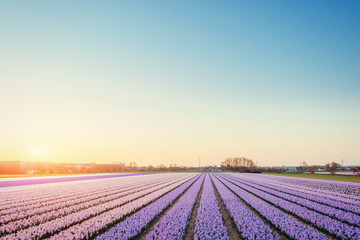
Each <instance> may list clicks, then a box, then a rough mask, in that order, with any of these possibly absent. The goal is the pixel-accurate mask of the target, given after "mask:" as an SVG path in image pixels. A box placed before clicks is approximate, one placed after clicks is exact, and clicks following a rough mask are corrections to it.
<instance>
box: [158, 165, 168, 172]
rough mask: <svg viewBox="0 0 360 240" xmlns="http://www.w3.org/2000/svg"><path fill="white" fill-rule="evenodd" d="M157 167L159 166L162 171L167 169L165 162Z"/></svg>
mask: <svg viewBox="0 0 360 240" xmlns="http://www.w3.org/2000/svg"><path fill="white" fill-rule="evenodd" d="M157 168H158V169H159V170H160V171H161V172H163V171H165V169H166V167H165V165H164V164H160V165H159V166H157Z"/></svg>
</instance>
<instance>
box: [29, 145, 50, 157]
mask: <svg viewBox="0 0 360 240" xmlns="http://www.w3.org/2000/svg"><path fill="white" fill-rule="evenodd" d="M31 154H32V155H33V156H37V157H40V156H44V155H47V154H48V151H47V150H46V149H45V148H44V147H42V146H38V147H33V148H31Z"/></svg>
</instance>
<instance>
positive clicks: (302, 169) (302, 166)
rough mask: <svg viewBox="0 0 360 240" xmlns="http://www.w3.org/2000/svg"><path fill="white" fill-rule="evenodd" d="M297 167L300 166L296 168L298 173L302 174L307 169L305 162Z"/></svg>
mask: <svg viewBox="0 0 360 240" xmlns="http://www.w3.org/2000/svg"><path fill="white" fill-rule="evenodd" d="M299 165H300V166H299V167H298V171H299V173H303V172H304V171H305V170H306V168H307V167H308V164H307V162H306V161H302V162H300V163H299Z"/></svg>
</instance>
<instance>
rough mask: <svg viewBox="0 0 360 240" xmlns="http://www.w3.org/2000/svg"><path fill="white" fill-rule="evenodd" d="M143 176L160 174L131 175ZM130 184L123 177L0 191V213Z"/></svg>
mask: <svg viewBox="0 0 360 240" xmlns="http://www.w3.org/2000/svg"><path fill="white" fill-rule="evenodd" d="M144 177H145V178H146V179H148V180H151V179H154V180H155V179H159V180H160V178H163V179H164V176H163V177H161V174H156V175H147V176H143V177H141V178H140V177H132V178H131V179H132V182H134V183H139V184H141V183H143V184H145V183H146V182H145V181H144V180H143V179H144ZM125 186H131V184H129V183H127V181H126V179H124V178H117V179H108V180H106V181H99V182H87V183H81V184H79V183H76V182H74V183H73V184H70V185H69V184H67V185H63V186H57V187H55V188H54V187H53V186H51V187H45V188H32V189H28V190H22V191H12V192H5V193H2V195H3V197H2V199H1V201H0V204H1V207H0V215H6V214H10V213H13V212H18V211H24V210H28V209H33V208H37V207H41V206H48V205H52V204H53V203H59V202H66V201H71V200H72V199H75V198H82V197H83V196H84V194H85V195H86V196H88V195H92V194H97V193H99V192H104V191H112V190H116V189H119V188H120V187H125Z"/></svg>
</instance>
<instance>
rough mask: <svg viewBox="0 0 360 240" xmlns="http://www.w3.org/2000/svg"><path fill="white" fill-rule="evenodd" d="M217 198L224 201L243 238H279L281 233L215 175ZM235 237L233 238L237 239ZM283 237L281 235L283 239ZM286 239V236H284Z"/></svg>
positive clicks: (213, 178)
mask: <svg viewBox="0 0 360 240" xmlns="http://www.w3.org/2000/svg"><path fill="white" fill-rule="evenodd" d="M212 180H213V183H214V185H215V188H216V189H217V191H218V194H219V198H220V199H221V201H222V202H223V203H224V205H225V208H226V211H227V212H228V213H229V214H230V216H231V218H232V219H233V221H234V224H235V228H236V229H237V230H238V231H239V233H240V236H241V238H243V239H280V236H281V234H279V233H277V231H276V230H275V231H274V230H273V229H271V227H270V226H269V225H268V224H266V223H265V221H266V220H265V221H263V220H262V219H261V218H260V217H259V216H258V214H256V213H254V212H253V211H252V210H251V206H247V205H245V204H244V203H243V202H242V201H241V200H240V199H239V197H237V196H236V195H235V194H234V193H233V192H232V191H231V190H229V189H228V188H227V187H226V186H225V185H224V184H223V183H221V182H220V181H219V180H218V179H217V178H216V177H215V176H213V177H212ZM239 238H240V237H237V238H235V239H239ZM284 238H285V237H283V239H284ZM285 239H286V238H285Z"/></svg>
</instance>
